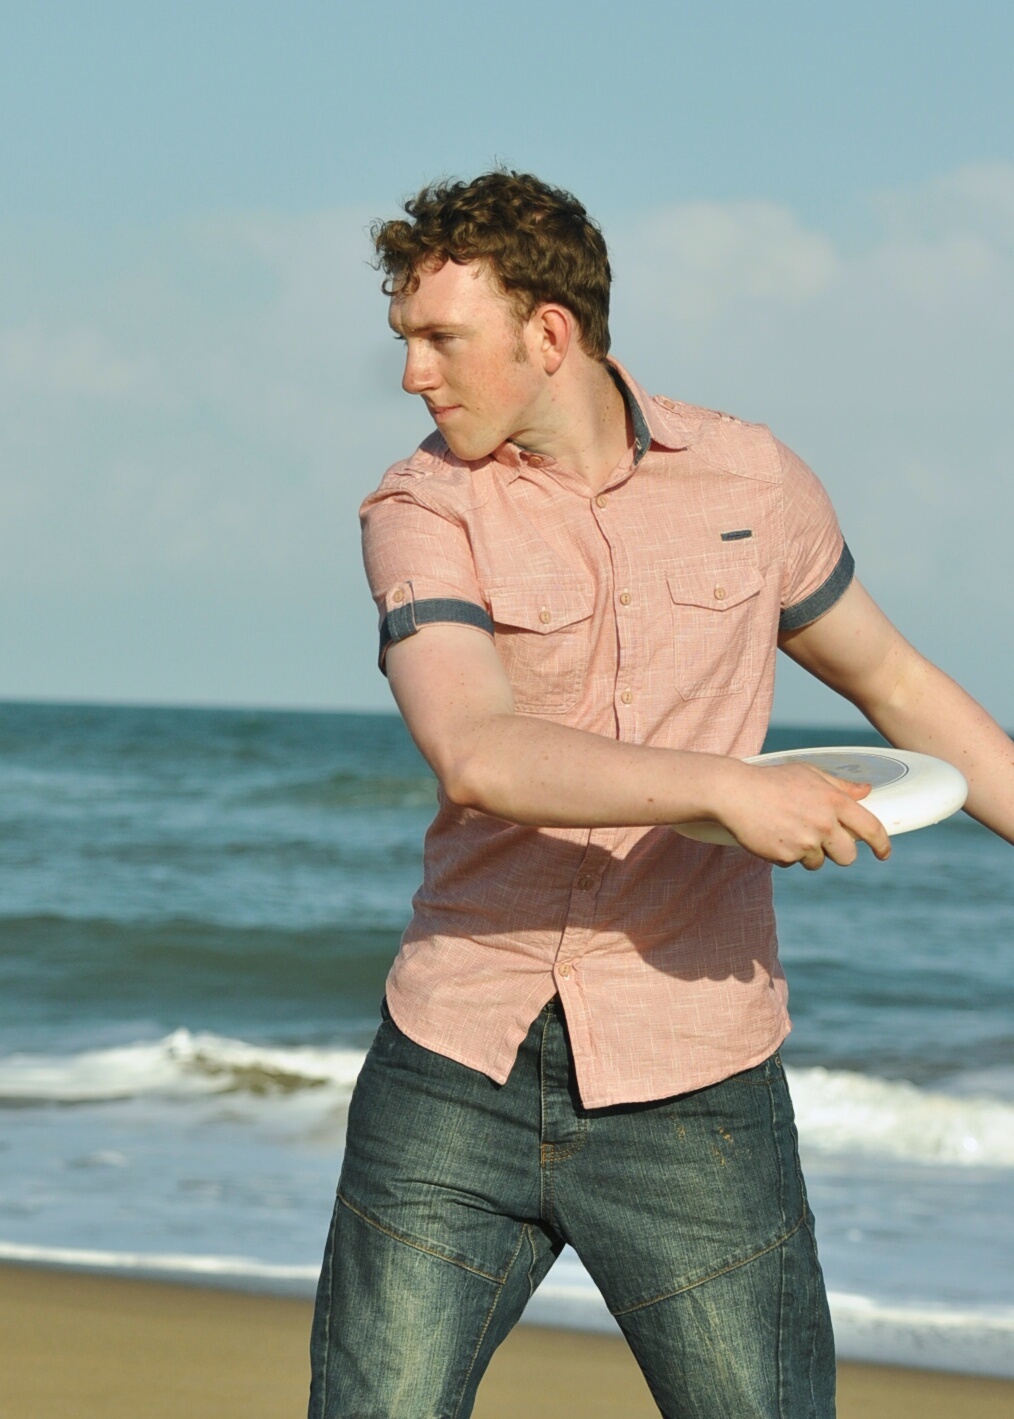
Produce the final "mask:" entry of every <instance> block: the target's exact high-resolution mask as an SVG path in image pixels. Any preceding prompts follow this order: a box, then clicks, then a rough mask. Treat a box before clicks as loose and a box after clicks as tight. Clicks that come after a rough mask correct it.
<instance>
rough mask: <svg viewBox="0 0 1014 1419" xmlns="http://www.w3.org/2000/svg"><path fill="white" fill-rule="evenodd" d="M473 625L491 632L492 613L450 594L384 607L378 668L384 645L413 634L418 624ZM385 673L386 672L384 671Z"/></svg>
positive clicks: (384, 648)
mask: <svg viewBox="0 0 1014 1419" xmlns="http://www.w3.org/2000/svg"><path fill="white" fill-rule="evenodd" d="M437 624H442V625H458V626H476V627H477V628H478V629H479V630H480V631H485V632H486V633H487V634H488V635H492V634H493V617H492V616H491V615H490V614H489V612H488V611H486V610H485V609H484V608H483V607H482V606H476V604H475V603H474V602H473V601H457V600H455V599H454V598H453V597H450V596H434V597H430V598H429V599H427V600H425V601H409V602H406V604H405V605H404V606H398V607H397V608H396V609H395V610H394V611H388V613H387V615H386V616H385V617H384V619H383V621H382V622H381V626H380V668H381V670H383V669H384V657H385V656H386V654H387V649H388V646H391V645H396V644H397V642H398V641H403V640H407V639H408V637H409V636H414V635H415V633H416V631H418V630H419V628H420V626H432V625H437ZM385 673H386V672H385Z"/></svg>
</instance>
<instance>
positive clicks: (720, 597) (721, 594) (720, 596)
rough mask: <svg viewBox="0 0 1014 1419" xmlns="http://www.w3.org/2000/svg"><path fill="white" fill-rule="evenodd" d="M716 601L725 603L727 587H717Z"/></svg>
mask: <svg viewBox="0 0 1014 1419" xmlns="http://www.w3.org/2000/svg"><path fill="white" fill-rule="evenodd" d="M715 600H716V601H724V600H725V587H724V586H716V587H715Z"/></svg>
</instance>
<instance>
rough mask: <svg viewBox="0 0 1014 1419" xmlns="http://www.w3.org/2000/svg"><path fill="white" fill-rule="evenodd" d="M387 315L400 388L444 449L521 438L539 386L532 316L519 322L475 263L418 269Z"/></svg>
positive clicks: (480, 453)
mask: <svg viewBox="0 0 1014 1419" xmlns="http://www.w3.org/2000/svg"><path fill="white" fill-rule="evenodd" d="M389 319H390V323H391V328H392V330H394V332H395V334H396V335H397V336H398V338H399V339H400V340H404V341H405V344H406V346H407V349H406V353H405V376H404V378H403V380H402V388H403V389H405V390H406V391H407V392H408V393H409V394H419V395H421V396H422V398H423V400H424V402H425V404H426V407H427V409H428V410H429V411H430V413H431V415H432V416H433V419H434V421H435V423H436V425H437V428H438V429H439V430H440V432H441V433H442V434H443V436H444V438H445V439H446V440H447V443H448V446H449V447H450V449H451V451H452V453H455V454H456V455H457V456H458V457H459V458H463V459H466V460H474V459H479V458H485V457H486V455H487V454H490V453H492V452H493V450H494V449H496V448H499V447H500V445H501V444H502V443H504V442H505V441H506V440H507V439H516V440H517V441H518V442H519V443H528V441H529V440H528V439H526V437H525V435H526V433H527V434H531V433H532V431H533V429H534V427H535V424H536V421H537V416H538V406H539V403H540V401H541V399H542V397H543V395H544V392H545V385H546V376H545V373H544V371H543V370H542V368H541V367H540V365H539V364H538V362H537V359H536V358H535V353H534V348H530V347H533V346H534V340H535V335H534V333H533V328H532V327H533V322H529V324H528V325H527V326H525V327H524V328H519V326H518V323H517V320H516V318H515V316H514V313H513V311H512V308H511V306H510V304H509V303H508V301H507V299H506V297H505V296H504V295H503V293H502V292H501V291H500V290H499V289H498V288H497V287H496V286H495V285H494V283H493V281H492V280H491V278H490V276H489V274H488V272H487V270H486V268H485V266H484V265H483V264H482V263H481V262H474V261H473V262H469V263H468V264H467V265H464V266H459V265H457V264H456V263H455V262H453V261H446V262H445V263H444V264H443V266H440V267H432V266H431V267H428V268H425V269H423V270H422V271H421V272H420V273H419V285H418V286H417V287H416V289H415V290H414V291H413V292H412V293H411V294H410V295H404V296H403V295H398V294H397V293H395V295H393V296H392V297H391V309H390V316H389Z"/></svg>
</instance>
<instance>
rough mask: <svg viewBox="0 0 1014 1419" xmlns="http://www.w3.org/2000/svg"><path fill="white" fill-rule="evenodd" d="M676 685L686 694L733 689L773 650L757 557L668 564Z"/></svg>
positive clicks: (694, 696) (695, 695) (696, 695)
mask: <svg viewBox="0 0 1014 1419" xmlns="http://www.w3.org/2000/svg"><path fill="white" fill-rule="evenodd" d="M666 583H667V585H668V589H669V602H670V607H671V615H672V632H673V650H674V654H675V674H676V688H677V689H678V690H679V692H680V694H681V695H682V696H683V698H684V699H687V700H689V699H699V698H703V697H704V696H709V695H731V694H733V693H734V692H735V691H737V690H740V689H742V687H743V686H744V685H745V684H747V683H748V682H749V680H750V677H751V673H752V670H753V667H754V666H755V665H757V664H760V663H761V662H762V661H763V659H764V656H765V654H766V651H767V647H766V646H761V645H760V644H759V642H758V636H760V635H762V634H763V628H762V626H761V621H760V617H759V616H758V615H757V611H758V608H759V606H760V600H761V598H760V592H761V590H762V589H763V586H764V578H763V576H762V575H761V573H760V570H759V568H758V567H757V565H756V564H755V563H753V562H725V563H722V562H720V561H718V560H717V559H714V560H711V559H709V561H708V562H706V563H695V562H687V563H681V564H680V565H679V566H676V567H671V568H668V569H667V570H666Z"/></svg>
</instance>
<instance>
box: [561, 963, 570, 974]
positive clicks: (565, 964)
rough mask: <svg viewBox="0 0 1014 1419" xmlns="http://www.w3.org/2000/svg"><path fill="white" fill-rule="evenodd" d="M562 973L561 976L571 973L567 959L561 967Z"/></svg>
mask: <svg viewBox="0 0 1014 1419" xmlns="http://www.w3.org/2000/svg"><path fill="white" fill-rule="evenodd" d="M560 974H561V976H569V975H570V967H569V966H568V965H567V962H566V961H564V963H563V965H562V966H561V967H560Z"/></svg>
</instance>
